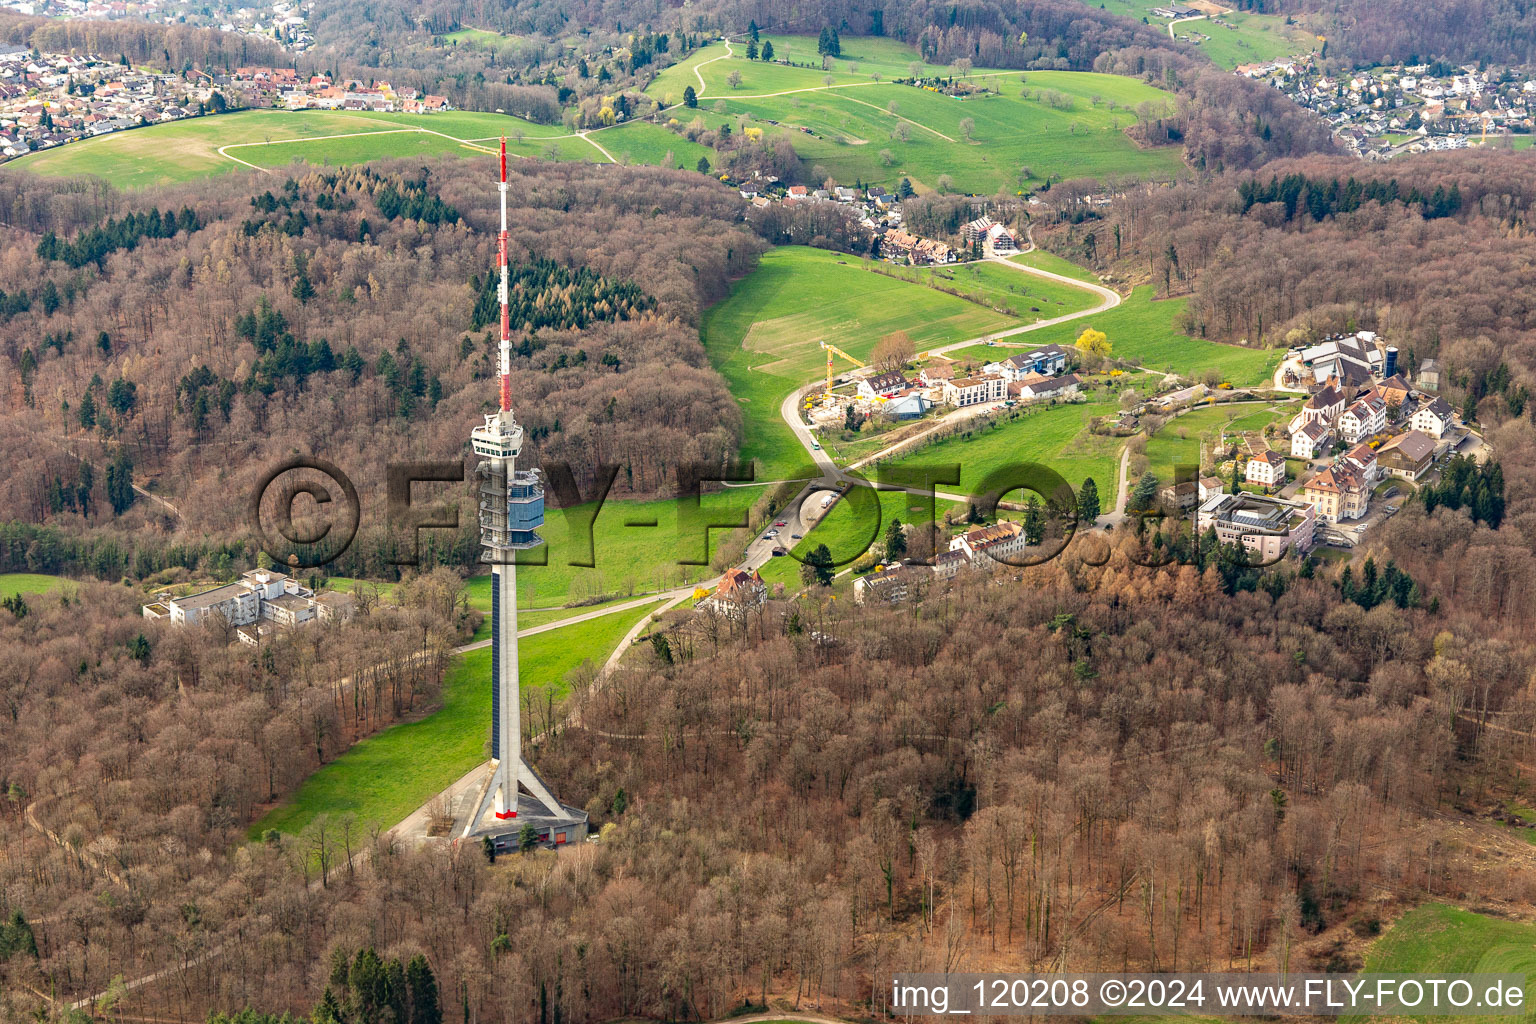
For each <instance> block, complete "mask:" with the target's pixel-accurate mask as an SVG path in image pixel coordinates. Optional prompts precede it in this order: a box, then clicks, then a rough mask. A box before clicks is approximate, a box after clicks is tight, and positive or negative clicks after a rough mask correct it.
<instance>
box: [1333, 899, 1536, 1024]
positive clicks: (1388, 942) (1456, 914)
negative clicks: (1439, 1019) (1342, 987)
mask: <svg viewBox="0 0 1536 1024" xmlns="http://www.w3.org/2000/svg"><path fill="white" fill-rule="evenodd" d="M1484 972H1486V973H1490V974H1524V975H1525V976H1526V986H1525V1002H1526V1005H1527V1006H1529V1005H1530V1002H1531V998H1532V996H1533V994H1536V926H1533V925H1530V924H1526V923H1524V922H1519V921H1510V920H1505V919H1503V918H1497V917H1489V916H1487V915H1485V914H1476V913H1473V912H1472V911H1470V910H1463V909H1461V908H1460V907H1450V906H1446V905H1444V904H1438V903H1431V904H1426V905H1424V906H1421V907H1416V908H1414V909H1413V910H1410V911H1408V913H1406V914H1404V915H1403V916H1402V917H1401V918H1399V919H1398V920H1397V922H1396V923H1395V924H1393V925H1392V927H1391V928H1389V929H1387V931H1386V932H1385V934H1383V935H1382V936H1381V938H1379V939H1377V940H1376V942H1375V944H1374V945H1373V946H1372V947H1371V951H1370V952H1369V953H1368V954H1366V957H1365V973H1367V974H1378V973H1393V974H1416V975H1434V974H1472V973H1484ZM1367 1019H1368V1018H1366V1017H1341V1018H1340V1020H1341V1021H1347V1022H1350V1024H1359V1022H1361V1021H1364V1020H1367ZM1411 1019H1415V1020H1418V1019H1428V1018H1411ZM1460 1019H1461V1020H1464V1021H1489V1022H1492V1021H1498V1020H1509V1019H1510V1018H1508V1017H1493V1016H1487V1017H1462V1018H1460Z"/></svg>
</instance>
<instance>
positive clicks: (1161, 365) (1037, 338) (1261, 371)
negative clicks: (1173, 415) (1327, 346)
mask: <svg viewBox="0 0 1536 1024" xmlns="http://www.w3.org/2000/svg"><path fill="white" fill-rule="evenodd" d="M1153 291H1154V289H1153V287H1152V286H1151V285H1142V286H1141V287H1139V288H1136V289H1135V290H1134V291H1132V293H1131V294H1130V296H1129V297H1128V298H1126V299H1125V301H1124V302H1122V303H1121V304H1120V305H1118V306H1116V307H1115V308H1114V309H1110V310H1105V311H1104V312H1102V313H1095V314H1094V315H1093V316H1088V317H1084V318H1083V319H1081V320H1075V321H1073V322H1071V323H1066V324H1060V325H1058V326H1056V327H1047V328H1044V329H1042V330H1041V331H1040V332H1039V333H1038V334H1033V335H1031V336H1030V340H1031V341H1032V342H1035V343H1036V344H1041V345H1044V344H1046V343H1048V342H1055V343H1056V344H1059V345H1070V344H1072V343H1073V342H1074V341H1076V340H1077V337H1078V335H1080V334H1082V332H1083V330H1084V329H1085V328H1088V327H1093V328H1097V329H1098V330H1101V331H1103V332H1104V333H1105V334H1106V335H1108V336H1109V342H1110V345H1111V346H1112V347H1113V352H1112V353H1111V354H1112V355H1113V356H1114V358H1116V359H1126V360H1129V361H1131V362H1133V363H1136V364H1138V365H1140V366H1145V367H1146V368H1147V369H1149V370H1161V371H1166V372H1170V373H1178V374H1183V375H1184V376H1188V377H1194V378H1197V379H1198V378H1199V377H1200V376H1201V375H1203V374H1204V373H1205V372H1206V371H1207V370H1211V369H1214V370H1217V371H1219V372H1220V373H1221V375H1222V379H1223V380H1226V381H1230V382H1231V383H1232V384H1234V385H1236V386H1238V387H1246V386H1252V385H1258V384H1266V383H1268V382H1269V381H1271V380H1272V379H1273V378H1274V372H1275V367H1276V366H1278V365H1279V364H1280V356H1281V354H1282V353H1281V352H1280V351H1279V350H1276V349H1260V348H1244V347H1243V346H1241V345H1224V344H1220V343H1218V342H1214V341H1206V340H1204V339H1203V338H1192V337H1190V336H1189V335H1187V334H1185V333H1184V332H1183V331H1181V330H1179V328H1178V327H1177V326H1176V325H1177V323H1178V320H1179V318H1180V317H1181V316H1182V315H1183V313H1184V306H1185V303H1186V301H1187V300H1185V299H1157V300H1154V299H1153V297H1152V296H1153Z"/></svg>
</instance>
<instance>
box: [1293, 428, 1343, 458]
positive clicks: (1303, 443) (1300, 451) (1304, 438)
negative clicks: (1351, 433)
mask: <svg viewBox="0 0 1536 1024" xmlns="http://www.w3.org/2000/svg"><path fill="white" fill-rule="evenodd" d="M1332 439H1333V431H1332V430H1330V429H1329V427H1328V424H1326V423H1324V422H1323V421H1322V420H1313V421H1312V422H1311V423H1308V424H1306V425H1304V426H1303V427H1302V428H1301V429H1300V430H1297V431H1295V432H1293V433H1292V434H1291V457H1292V458H1296V459H1314V458H1316V457H1317V456H1318V454H1319V453H1321V452H1322V451H1324V450H1326V449H1327V447H1328V444H1329V442H1330V441H1332Z"/></svg>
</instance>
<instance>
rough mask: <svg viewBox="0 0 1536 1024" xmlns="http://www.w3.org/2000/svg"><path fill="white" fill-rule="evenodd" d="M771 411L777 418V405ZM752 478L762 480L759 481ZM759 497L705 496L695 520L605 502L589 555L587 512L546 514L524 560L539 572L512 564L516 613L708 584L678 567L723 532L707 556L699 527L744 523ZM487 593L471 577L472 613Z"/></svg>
mask: <svg viewBox="0 0 1536 1024" xmlns="http://www.w3.org/2000/svg"><path fill="white" fill-rule="evenodd" d="M774 409H775V411H777V409H778V406H777V404H775V406H774ZM759 478H760V479H767V478H766V477H762V476H761V473H759ZM761 494H762V491H761V489H760V488H756V487H733V488H728V489H726V490H723V491H720V492H718V493H715V494H706V495H704V496H702V497H701V498H700V501H699V511H698V512H697V513H696V512H695V511H694V510H692V509H688V508H685V507H684V504H683V503H682V502H680V501H678V500H676V499H672V498H663V499H657V500H654V501H617V500H612V501H607V502H604V503H603V506H602V508H601V509H599V510H598V513H597V518H596V519H595V520H592V522H591V533H590V539H591V545H590V547H589V546H588V533H587V522H586V521H587V518H588V517H590V516H591V515H592V506H591V505H590V504H587V505H580V506H577V507H576V508H574V509H571V510H569V511H567V510H564V509H550V510H549V511H548V512H547V513H546V523H545V527H544V530H543V531H542V536H543V537H544V540H545V543H544V544H543V545H541V546H540V547H537V548H534V549H533V550H531V551H529V552H527V557H528V558H529V559H540V560H543V561H544V563H545V564H542V565H540V564H532V563H528V562H524V563H519V566H518V570H517V593H518V605H519V606H520V607H532V608H549V607H551V606H554V605H559V604H563V603H565V602H568V601H581V600H587V599H589V598H592V597H596V596H600V595H605V594H616V595H624V594H630V593H635V592H639V593H644V592H647V591H655V590H664V589H667V588H669V587H676V586H681V585H682V584H684V583H689V582H692V581H694V580H699V579H705V578H708V577H710V576H713V575H714V572H713V571H712V570H711V569H710V568H709V566H708V565H707V564H705V565H681V564H679V561H680V560H681V559H684V558H689V559H694V560H698V561H702V562H705V563H707V562H708V561H709V555H710V554H711V553H712V552H713V551H714V550H715V547H716V546H717V545H718V544H719V543H720V541H721V539H722V538H723V537H724V536H726V535H727V533H728V531H726V530H721V529H712V530H710V531H709V543H710V547H709V550H708V551H706V550H705V547H704V532H705V531H704V525H703V523H704V519H705V518H708V519H711V520H714V521H720V522H730V521H740V520H742V519H745V518H746V514H747V510H748V509H749V508H751V506H752V503H753V502H754V501H756V500H757V499H758V497H759V496H760V495H761ZM631 523H634V524H636V525H629V524H631ZM646 524H654V525H646ZM573 561H574V562H588V561H590V562H592V563H593V565H592V566H591V567H584V566H580V565H572V564H571V563H572V562H573ZM481 580H483V581H484V582H480V581H481ZM489 586H490V577H489V576H486V577H476V578H475V579H473V580H471V581H470V583H469V593H470V600H471V602H472V603H473V602H477V601H479V602H481V605H477V606H481V607H482V610H484V611H487V612H489V611H490V597H489V593H490V592H489V589H488V588H489ZM480 588H485V593H484V595H480V593H479V590H480ZM579 611H580V609H577V610H574V611H570V614H577V612H579ZM557 617H560V618H563V617H564V616H563V615H561V616H557ZM522 624H523V625H528V623H522Z"/></svg>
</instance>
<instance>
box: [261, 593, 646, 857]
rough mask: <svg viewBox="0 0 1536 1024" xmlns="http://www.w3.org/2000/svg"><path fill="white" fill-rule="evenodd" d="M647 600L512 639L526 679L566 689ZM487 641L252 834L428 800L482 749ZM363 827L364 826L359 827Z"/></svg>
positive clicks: (403, 808) (380, 814)
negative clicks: (418, 708)
mask: <svg viewBox="0 0 1536 1024" xmlns="http://www.w3.org/2000/svg"><path fill="white" fill-rule="evenodd" d="M654 607H655V606H654V605H651V606H647V607H645V608H636V609H633V610H632V611H630V612H626V613H615V614H613V615H609V616H605V617H603V618H599V619H593V620H592V621H590V622H580V623H576V624H575V625H572V626H565V627H563V628H561V629H556V630H551V631H550V632H548V633H540V634H539V635H537V636H532V637H529V638H527V639H526V640H523V641H522V642H521V644H520V651H519V653H520V656H521V657H520V666H519V668H520V672H521V675H522V679H523V680H524V686H525V688H538V687H552V688H553V689H554V691H555V694H556V696H557V697H563V696H564V694H565V689H566V687H565V682H564V677H565V675H566V674H567V673H569V672H570V671H571V670H572V669H574V668H577V667H578V666H580V665H581V663H582V662H583V661H586V660H588V659H590V660H591V661H592V662H593V663H594V664H601V663H602V662H603V661H604V660H606V659H607V657H608V655H609V654H611V653H612V651H613V649H614V647H615V646H616V645H617V644H618V642H619V641H620V640H621V639H622V638H623V637H624V634H625V633H627V632H629V630H630V628H631V627H632V626H634V624H635V623H637V622H639V621H640V620H641V619H642V618H643V617H644V616H646V615H649V614H650V613H651V611H652V610H653V609H654ZM490 671H491V651H490V648H488V647H487V648H482V649H481V650H478V651H471V652H470V653H469V654H466V655H463V656H461V657H459V658H456V659H455V660H454V663H453V665H452V666H451V667H450V668H449V670H448V675H447V678H446V679H445V680H444V682H443V706H442V708H441V710H439V711H436V712H434V713H433V714H431V715H428V716H427V717H425V718H423V719H420V720H419V721H415V722H405V723H402V724H399V725H395V726H391V727H390V728H388V729H386V730H384V731H383V732H381V733H379V734H378V735H376V736H371V737H369V738H368V739H365V740H362V741H361V742H359V743H356V744H354V745H353V746H352V748H351V749H350V750H348V751H346V752H345V753H344V754H342V755H341V756H340V757H338V758H336V759H335V760H334V761H332V762H331V763H330V764H327V765H325V766H324V767H323V768H321V769H320V770H319V771H317V772H315V773H314V774H313V775H311V776H310V777H309V778H308V779H306V780H305V781H304V784H303V785H302V786H300V787H299V790H298V792H297V793H296V794H294V797H293V799H292V800H291V801H289V802H288V803H285V804H283V805H281V806H279V807H277V808H275V809H273V810H272V811H270V812H269V813H268V814H266V815H265V816H264V817H263V818H261V819H260V820H259V821H257V822H256V824H254V825H252V826H251V829H250V832H249V835H250V836H251V838H253V839H256V838H259V837H260V836H261V834H262V833H263V832H264V831H266V830H267V829H276V830H278V831H279V832H286V833H288V834H289V835H295V834H297V833H299V832H301V831H303V830H304V828H305V827H307V826H308V825H309V824H310V822H312V821H314V820H315V818H317V817H318V816H320V815H322V814H325V815H330V816H332V817H333V818H334V817H339V816H341V815H343V814H351V815H354V816H355V817H356V819H357V822H358V825H359V826H360V827H361V829H362V830H364V831H365V830H366V826H367V825H368V824H372V823H377V824H378V825H380V826H382V827H384V828H388V827H390V826H393V825H394V824H396V823H397V822H399V821H401V820H402V819H404V818H405V816H406V815H408V814H410V813H411V812H412V811H414V810H415V809H416V808H418V807H420V806H421V805H422V804H424V803H426V802H427V800H429V799H430V798H431V797H432V796H433V794H435V793H438V792H441V791H442V790H443V789H445V788H447V786H448V785H449V784H450V783H452V782H453V781H454V780H456V779H458V778H459V777H460V776H462V775H463V774H464V773H465V772H467V771H469V770H470V769H471V768H473V767H474V766H475V765H476V764H478V763H480V762H481V761H483V760H485V758H486V756H487V755H486V744H487V741H488V740H489V737H490V706H491V694H490V688H489V687H488V686H487V685H486V680H487V679H489V678H490ZM365 834H366V832H365Z"/></svg>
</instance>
